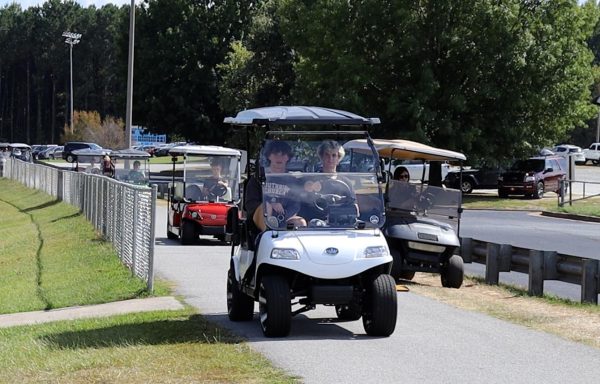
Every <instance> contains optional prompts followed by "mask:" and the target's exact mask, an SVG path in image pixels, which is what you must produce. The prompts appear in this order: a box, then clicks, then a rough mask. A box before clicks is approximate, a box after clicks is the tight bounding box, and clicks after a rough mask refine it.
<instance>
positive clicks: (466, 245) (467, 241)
mask: <svg viewBox="0 0 600 384" xmlns="http://www.w3.org/2000/svg"><path fill="white" fill-rule="evenodd" d="M460 256H461V257H462V259H463V261H464V262H465V263H471V262H473V239H471V238H470V237H461V239H460Z"/></svg>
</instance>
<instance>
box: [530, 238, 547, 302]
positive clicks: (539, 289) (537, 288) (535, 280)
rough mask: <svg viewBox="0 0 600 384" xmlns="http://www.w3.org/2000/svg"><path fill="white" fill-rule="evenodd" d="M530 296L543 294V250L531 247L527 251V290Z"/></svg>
mask: <svg viewBox="0 0 600 384" xmlns="http://www.w3.org/2000/svg"><path fill="white" fill-rule="evenodd" d="M528 293H529V295H530V296H542V295H543V294H544V252H543V251H538V250H535V249H531V250H530V251H529V290H528Z"/></svg>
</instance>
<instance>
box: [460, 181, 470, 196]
mask: <svg viewBox="0 0 600 384" xmlns="http://www.w3.org/2000/svg"><path fill="white" fill-rule="evenodd" d="M460 190H461V191H462V193H471V192H473V181H472V180H468V179H467V180H463V181H462V184H461V185H460Z"/></svg>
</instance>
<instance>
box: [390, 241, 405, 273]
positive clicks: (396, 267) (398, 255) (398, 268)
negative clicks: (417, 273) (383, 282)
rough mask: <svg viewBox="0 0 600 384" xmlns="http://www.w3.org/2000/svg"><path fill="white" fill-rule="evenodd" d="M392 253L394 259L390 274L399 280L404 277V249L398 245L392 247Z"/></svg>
mask: <svg viewBox="0 0 600 384" xmlns="http://www.w3.org/2000/svg"><path fill="white" fill-rule="evenodd" d="M390 253H391V254H392V258H393V259H394V261H393V263H392V270H391V271H390V275H392V277H393V278H394V280H396V281H397V280H398V279H400V278H402V251H400V250H399V249H397V248H396V247H390Z"/></svg>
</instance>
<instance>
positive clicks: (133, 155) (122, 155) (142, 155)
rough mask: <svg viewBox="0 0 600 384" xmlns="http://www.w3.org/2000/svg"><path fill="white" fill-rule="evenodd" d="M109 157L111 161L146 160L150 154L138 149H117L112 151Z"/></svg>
mask: <svg viewBox="0 0 600 384" xmlns="http://www.w3.org/2000/svg"><path fill="white" fill-rule="evenodd" d="M110 157H112V158H113V159H148V158H150V154H149V153H148V152H146V151H140V150H138V149H119V150H116V151H112V152H111V153H110Z"/></svg>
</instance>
